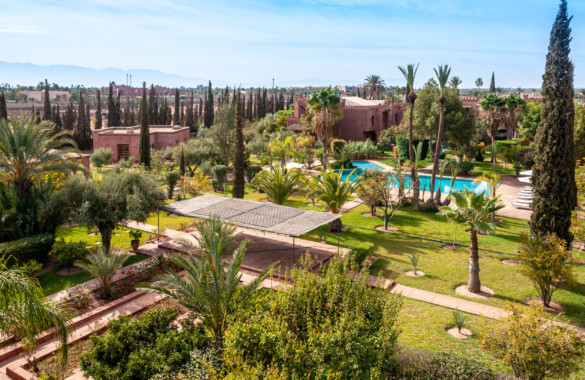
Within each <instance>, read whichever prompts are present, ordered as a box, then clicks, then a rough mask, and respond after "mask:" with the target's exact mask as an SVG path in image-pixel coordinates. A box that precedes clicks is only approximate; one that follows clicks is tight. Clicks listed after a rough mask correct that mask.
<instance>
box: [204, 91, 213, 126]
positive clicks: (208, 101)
mask: <svg viewBox="0 0 585 380" xmlns="http://www.w3.org/2000/svg"><path fill="white" fill-rule="evenodd" d="M213 112H214V107H213V90H212V87H211V81H209V87H208V88H207V97H206V98H205V116H204V119H203V126H204V127H205V128H210V127H211V126H212V125H213Z"/></svg>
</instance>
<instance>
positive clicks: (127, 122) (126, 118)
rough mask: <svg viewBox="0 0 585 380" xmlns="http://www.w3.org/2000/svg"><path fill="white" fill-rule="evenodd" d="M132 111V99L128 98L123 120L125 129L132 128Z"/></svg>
mask: <svg viewBox="0 0 585 380" xmlns="http://www.w3.org/2000/svg"><path fill="white" fill-rule="evenodd" d="M131 112H132V111H131V110H130V97H129V96H127V97H126V107H125V108H124V118H123V124H124V126H125V127H131V126H132V124H131V123H130V113H131Z"/></svg>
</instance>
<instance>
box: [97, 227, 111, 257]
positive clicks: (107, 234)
mask: <svg viewBox="0 0 585 380" xmlns="http://www.w3.org/2000/svg"><path fill="white" fill-rule="evenodd" d="M100 234H101V235H102V245H103V247H104V249H105V250H106V252H110V246H111V242H112V229H111V228H105V229H100Z"/></svg>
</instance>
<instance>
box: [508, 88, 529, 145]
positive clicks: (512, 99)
mask: <svg viewBox="0 0 585 380" xmlns="http://www.w3.org/2000/svg"><path fill="white" fill-rule="evenodd" d="M525 109H526V101H525V100H524V99H522V98H521V97H520V95H516V94H514V93H511V94H510V95H508V97H507V98H506V111H507V112H506V117H505V121H506V138H508V140H510V139H512V138H514V137H516V131H517V130H518V119H519V118H520V116H522V114H523V113H524V110H525Z"/></svg>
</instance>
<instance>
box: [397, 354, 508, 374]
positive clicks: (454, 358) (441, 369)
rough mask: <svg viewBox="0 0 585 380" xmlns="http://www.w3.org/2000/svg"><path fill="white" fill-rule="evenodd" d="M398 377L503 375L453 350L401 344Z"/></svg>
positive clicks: (398, 355)
mask: <svg viewBox="0 0 585 380" xmlns="http://www.w3.org/2000/svg"><path fill="white" fill-rule="evenodd" d="M397 351H398V353H397V357H396V360H397V362H398V378H400V379H412V380H415V379H416V380H419V379H420V380H422V379H424V380H434V379H441V380H496V379H502V376H501V375H499V374H497V373H495V372H494V371H493V370H492V369H491V368H489V367H487V366H486V365H485V364H483V363H481V362H479V361H477V360H474V359H470V358H468V357H466V356H463V355H461V354H455V353H452V352H449V353H447V352H429V351H426V350H420V349H413V348H410V347H404V346H401V347H399V349H398V350H397Z"/></svg>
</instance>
